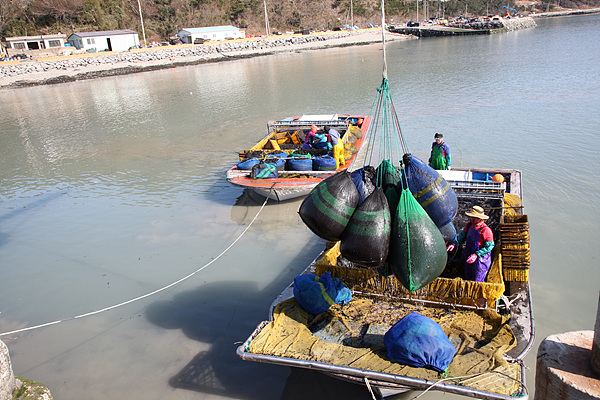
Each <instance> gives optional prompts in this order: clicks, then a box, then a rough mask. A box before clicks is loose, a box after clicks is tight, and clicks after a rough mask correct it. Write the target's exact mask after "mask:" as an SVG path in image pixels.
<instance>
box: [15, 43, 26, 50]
mask: <svg viewBox="0 0 600 400" xmlns="http://www.w3.org/2000/svg"><path fill="white" fill-rule="evenodd" d="M14 47H15V49H24V48H25V43H24V42H17V43H15V44H14Z"/></svg>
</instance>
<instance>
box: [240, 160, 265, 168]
mask: <svg viewBox="0 0 600 400" xmlns="http://www.w3.org/2000/svg"><path fill="white" fill-rule="evenodd" d="M259 162H260V160H259V159H258V158H244V159H243V160H242V161H240V162H239V163H238V164H237V167H238V169H244V170H247V169H252V167H254V166H255V165H256V164H258V163H259Z"/></svg>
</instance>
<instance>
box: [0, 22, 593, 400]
mask: <svg viewBox="0 0 600 400" xmlns="http://www.w3.org/2000/svg"><path fill="white" fill-rule="evenodd" d="M598 32H600V16H599V15H592V16H581V17H568V18H557V19H547V20H538V27H537V28H535V29H529V30H523V31H519V32H512V33H506V34H499V35H492V36H485V37H484V36H482V37H472V38H464V37H463V38H435V39H421V40H411V41H396V42H391V43H388V44H387V59H388V73H389V81H390V87H391V89H392V93H393V96H394V102H395V105H396V108H397V110H398V113H399V116H400V118H401V124H402V128H403V132H404V135H405V137H406V140H407V142H408V145H409V147H410V150H411V151H412V153H413V154H415V155H417V156H420V157H423V158H425V157H427V155H428V154H427V153H428V149H429V147H430V145H431V142H432V139H433V134H434V133H435V132H443V133H444V135H445V138H446V140H447V142H448V143H449V144H450V146H451V149H452V155H453V163H454V165H464V166H482V167H487V166H489V167H506V168H519V169H521V170H522V171H523V174H524V194H525V206H526V212H527V214H528V215H529V220H530V224H531V242H532V256H531V258H532V269H531V285H532V290H533V300H534V312H535V320H536V330H537V340H536V346H535V347H534V349H533V350H532V352H531V353H530V354H529V356H528V357H527V358H526V362H527V364H528V366H529V368H530V371H529V374H528V387H529V390H530V392H533V386H534V375H535V355H536V352H537V344H539V342H540V341H541V340H543V339H544V338H545V337H546V336H548V335H551V334H555V333H562V332H568V331H577V330H592V329H593V326H594V323H595V317H596V311H597V307H598V297H599V288H600V269H599V268H598V266H599V265H598V263H599V259H600V257H599V256H600V251H599V250H598V247H597V245H596V243H597V238H598V236H600V229H599V226H600V213H599V212H598V204H599V203H600V190H599V189H598V176H597V175H598V174H597V170H598V166H600V152H599V151H597V149H596V147H597V145H596V141H597V134H598V126H600V69H598V64H599V63H600V58H599V57H600V56H599V54H600V51H599V50H600V37H599V35H600V34H599V33H598ZM381 71H382V51H381V46H380V45H370V46H361V47H352V48H342V49H330V50H326V51H309V52H301V53H293V54H281V55H275V56H269V57H259V58H253V59H247V60H238V61H231V62H225V63H219V64H207V65H200V66H193V67H182V68H176V69H170V70H164V71H155V72H147V73H141V74H135V75H129V76H120V77H114V78H102V79H96V80H90V81H82V82H74V83H67V84H61V85H54V86H45V87H34V88H23V89H18V90H2V91H0V109H1V110H2V112H1V113H0V151H1V155H2V157H1V158H0V293H1V296H0V333H2V332H7V331H11V330H14V329H19V328H26V327H30V326H35V325H38V324H43V323H47V322H52V321H57V320H65V321H64V322H61V323H59V324H55V325H51V326H47V327H44V328H40V329H35V330H32V331H28V332H26V333H22V334H18V335H12V336H5V337H2V340H3V341H5V343H6V344H7V345H8V347H9V350H10V353H11V357H12V362H13V367H14V370H15V373H16V374H17V375H21V376H24V377H27V378H30V379H34V380H37V381H40V382H42V383H44V384H46V385H47V386H49V388H50V390H51V391H52V393H53V395H54V397H55V398H56V399H60V400H70V399H81V398H86V399H90V400H94V399H107V398H117V397H122V396H127V397H128V398H130V399H144V400H148V399H166V398H168V399H213V398H214V399H216V398H236V399H261V400H262V399H279V398H282V399H294V398H303V397H304V398H307V397H311V398H332V393H335V395H334V397H338V398H339V397H340V395H341V394H342V393H343V395H344V397H346V398H363V399H364V398H370V395H369V394H368V393H366V392H365V391H364V390H362V389H360V388H357V387H354V386H353V385H349V384H345V383H340V382H338V381H331V380H328V379H327V378H325V377H323V376H322V375H315V374H310V373H306V374H304V373H302V374H296V373H294V374H291V375H290V369H289V368H287V367H278V366H273V365H263V364H256V363H249V362H243V361H240V360H238V358H237V357H236V355H235V349H236V347H237V345H238V343H239V342H241V341H243V340H244V339H246V337H247V336H248V335H249V334H250V333H251V332H252V330H253V329H254V327H255V326H256V325H257V323H258V322H259V321H261V320H263V319H265V318H266V317H267V310H268V306H269V304H270V303H271V301H272V300H273V299H274V297H275V296H276V295H277V294H278V293H279V291H280V290H281V289H283V288H284V287H285V286H286V285H287V284H288V283H289V282H290V281H291V280H292V279H293V277H294V276H296V275H297V274H299V273H300V272H301V271H302V270H303V269H304V268H305V266H306V265H307V264H308V263H309V262H310V261H311V260H312V259H313V258H314V257H315V256H316V255H317V254H318V252H319V251H320V250H321V249H322V247H323V241H322V240H321V239H318V238H316V237H315V236H314V235H313V234H312V233H311V232H310V231H308V229H307V228H306V227H305V226H304V224H303V223H302V222H301V220H300V219H299V217H298V214H297V210H298V207H299V204H300V201H291V202H286V203H282V204H276V203H272V204H271V203H269V204H268V205H267V206H266V207H265V208H264V209H263V210H262V212H261V213H260V214H259V216H258V218H256V220H255V221H254V222H253V223H252V224H251V225H250V223H251V222H252V221H253V218H254V216H255V215H256V214H257V213H258V212H259V210H260V208H261V205H262V202H261V201H260V199H256V198H254V197H252V196H249V195H248V193H245V192H244V191H243V190H242V189H239V188H236V187H233V186H230V185H228V184H227V182H226V181H225V172H226V170H227V168H229V167H230V165H231V164H232V163H234V162H235V161H236V153H237V151H238V150H240V149H243V148H248V147H250V146H251V145H252V144H254V143H255V142H256V141H257V140H258V139H260V138H262V137H263V136H264V135H265V134H266V121H267V120H269V119H274V118H281V117H286V116H294V115H300V114H303V113H334V112H340V113H368V112H369V110H370V108H371V105H372V102H373V101H374V99H375V97H376V88H377V87H378V86H379V84H380V82H381ZM249 225H250V227H249V228H248V226H249ZM238 238H239V239H238ZM232 244H233V245H232ZM230 246H231V247H230ZM196 271H197V272H196ZM192 273H194V274H193V275H191V276H189V277H188V278H187V279H185V280H183V281H182V282H180V283H178V284H176V285H174V286H172V287H170V288H168V289H166V290H164V291H161V292H159V293H157V294H154V295H152V296H149V297H146V298H143V299H140V300H137V301H135V302H132V303H129V304H127V305H124V306H122V307H118V308H115V309H111V310H108V311H105V312H102V313H99V314H96V315H92V316H89V317H86V318H81V319H70V318H71V317H73V316H76V315H81V314H84V313H88V312H90V311H96V310H101V309H104V308H106V307H110V306H112V305H115V304H119V303H121V302H125V301H128V300H130V299H133V298H136V297H139V296H143V295H145V294H147V293H150V292H153V291H155V290H157V289H160V288H163V287H165V286H167V285H170V284H171V283H173V282H176V281H178V280H180V279H182V278H184V277H186V276H188V275H190V274H192ZM412 396H414V393H413V394H408V395H402V396H399V398H407V399H408V398H410V397H412ZM422 398H424V399H439V398H445V399H446V398H458V397H457V396H450V395H447V396H443V395H441V394H439V393H438V394H436V393H427V394H426V395H425V396H423V397H422Z"/></svg>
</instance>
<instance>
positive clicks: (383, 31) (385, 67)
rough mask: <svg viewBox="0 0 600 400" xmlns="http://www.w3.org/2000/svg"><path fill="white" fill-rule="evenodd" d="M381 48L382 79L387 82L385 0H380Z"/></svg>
mask: <svg viewBox="0 0 600 400" xmlns="http://www.w3.org/2000/svg"><path fill="white" fill-rule="evenodd" d="M381 46H382V47H383V79H384V80H387V59H386V56H385V0H381Z"/></svg>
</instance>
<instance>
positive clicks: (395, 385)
mask: <svg viewBox="0 0 600 400" xmlns="http://www.w3.org/2000/svg"><path fill="white" fill-rule="evenodd" d="M439 172H440V173H441V174H442V175H443V176H444V178H445V179H446V180H447V181H448V183H450V185H451V187H452V188H453V189H454V191H455V193H456V195H457V199H458V202H459V203H458V204H459V209H458V214H457V217H456V218H455V220H454V223H455V225H456V226H457V227H461V228H462V227H463V226H464V224H465V223H466V220H467V218H468V217H466V216H465V215H464V212H465V211H467V210H469V209H470V208H471V207H472V206H473V205H475V204H478V205H483V206H484V208H485V210H486V213H487V214H488V215H489V216H490V219H489V220H487V221H486V223H487V224H488V226H490V228H491V229H492V230H493V232H494V238H495V244H496V246H495V248H494V251H493V265H492V268H491V270H490V272H489V274H488V277H487V279H486V282H473V281H466V280H463V279H462V278H460V277H457V276H456V275H457V274H456V272H454V270H453V268H454V267H456V265H462V264H463V261H462V260H463V259H462V258H460V259H459V258H456V259H454V260H452V261H450V262H448V264H447V267H446V270H445V271H444V273H443V274H442V275H441V276H440V277H438V278H437V279H435V280H434V281H433V282H432V283H430V284H429V285H427V286H425V287H424V288H422V289H419V290H417V291H415V292H413V293H410V292H408V291H407V290H406V289H404V288H403V287H402V285H400V284H399V282H398V281H397V280H396V279H395V277H394V276H393V275H392V276H387V277H384V276H382V275H380V274H379V273H378V272H377V271H374V270H371V269H367V268H360V267H359V268H354V267H352V266H348V265H347V264H345V263H343V262H340V258H338V257H339V255H340V252H339V245H338V244H339V242H338V243H332V242H328V244H327V248H326V249H325V250H324V251H323V252H322V253H321V254H320V255H319V256H318V257H317V259H315V260H314V261H313V262H312V263H311V264H310V265H309V266H308V268H307V269H306V270H305V271H304V273H311V274H316V275H321V274H323V273H324V272H325V271H329V272H331V275H332V277H337V278H338V279H340V280H341V281H342V282H343V283H344V284H345V285H346V286H347V287H349V288H351V289H352V290H353V298H352V301H351V302H350V303H349V304H347V305H344V306H342V305H338V304H336V305H334V306H332V307H331V308H330V309H329V310H328V311H326V312H324V313H321V314H319V315H318V316H313V315H310V314H308V313H306V312H304V313H303V312H302V311H303V310H301V307H300V310H299V309H298V307H299V306H298V303H297V302H296V301H295V299H294V295H293V283H292V284H290V285H289V286H288V287H287V288H286V289H285V290H283V292H282V293H281V294H280V295H279V296H278V297H277V298H276V299H275V301H274V302H273V304H272V305H271V307H270V310H269V319H268V320H266V321H263V322H261V323H260V324H259V325H258V326H257V328H256V329H255V331H254V332H253V333H252V334H251V335H250V336H249V337H248V339H247V340H246V341H245V342H244V343H243V344H242V345H241V346H239V347H238V349H237V354H238V356H239V357H240V358H242V359H243V360H248V361H256V362H264V363H272V364H278V365H283V366H290V367H299V368H307V369H313V370H316V371H319V372H322V373H325V374H328V375H331V376H334V377H336V378H340V379H343V380H347V381H351V382H357V383H362V384H364V385H366V386H367V387H369V388H370V390H372V392H374V393H373V394H374V395H378V396H380V397H383V396H388V395H393V394H396V393H399V392H404V391H407V390H429V389H431V390H438V391H442V392H449V393H454V394H459V395H464V396H468V397H474V398H480V399H506V400H508V399H514V398H515V396H516V397H518V398H522V399H527V398H528V393H527V389H526V386H525V366H524V364H523V359H524V357H525V355H526V354H527V353H528V352H529V351H530V349H531V348H532V346H533V342H534V319H533V312H532V301H531V296H530V288H529V282H528V275H529V274H528V272H529V225H528V221H527V215H525V214H524V213H523V207H522V186H521V172H520V171H519V170H514V169H475V168H472V169H467V168H453V170H452V171H439ZM498 173H499V174H502V175H503V177H505V182H495V181H493V180H492V179H491V178H492V176H494V175H495V174H498ZM369 302H370V303H369ZM353 303H354V304H355V305H354V306H353ZM352 307H355V308H352ZM360 307H363V308H362V309H361V308H360ZM361 310H362V312H361ZM411 310H418V311H419V312H421V313H424V314H426V313H430V314H431V315H432V317H431V318H432V319H434V320H436V322H438V323H439V324H440V326H442V327H443V328H444V330H445V331H446V328H448V329H450V328H453V327H454V324H455V323H456V324H458V325H461V324H462V325H461V326H462V328H461V329H462V331H460V333H459V334H456V333H452V334H448V337H449V338H450V340H451V341H452V343H453V344H454V345H455V347H456V349H457V354H456V356H455V357H454V359H453V361H452V363H451V364H450V366H449V367H448V370H447V371H448V375H447V376H444V375H442V374H440V373H438V372H436V371H433V370H429V369H426V368H412V367H408V366H404V365H402V364H399V363H396V362H393V361H391V360H389V359H387V358H386V357H385V352H383V350H382V347H383V345H382V343H383V339H382V338H383V335H384V334H385V332H386V330H387V329H389V327H390V326H391V325H393V323H394V322H396V321H397V319H399V318H400V317H401V315H402V314H403V313H407V312H410V311H411ZM378 313H379V314H381V315H380V319H381V320H382V321H383V322H381V321H379V320H378V322H376V323H374V322H369V320H368V319H369V318H372V317H373V315H374V314H378ZM365 314H366V315H365ZM349 315H351V316H352V318H349V317H348V316H349ZM473 316H474V317H473ZM463 318H464V321H469V322H461V321H463ZM469 318H470V319H469ZM478 318H480V319H482V321H479V319H478ZM365 319H367V320H368V321H367V322H365ZM444 321H445V322H444ZM448 321H452V322H448ZM474 321H478V322H474ZM481 324H482V325H481ZM494 324H497V326H496V325H494ZM506 335H508V336H506ZM479 354H482V357H483V358H484V360H487V361H484V362H481V361H480V360H479V359H478V358H476V357H478V356H479ZM459 357H460V361H458V360H459ZM455 363H459V364H456V365H455ZM457 365H459V366H458V367H457ZM456 371H467V372H469V373H464V372H463V374H461V375H460V376H459V375H457V374H456Z"/></svg>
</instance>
